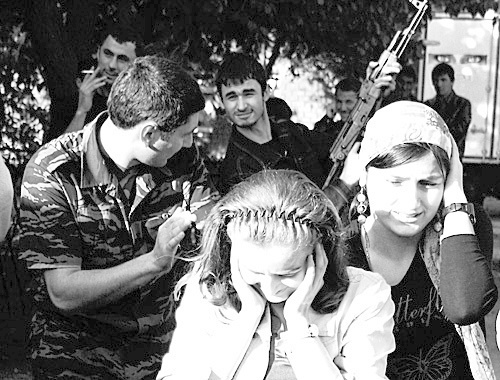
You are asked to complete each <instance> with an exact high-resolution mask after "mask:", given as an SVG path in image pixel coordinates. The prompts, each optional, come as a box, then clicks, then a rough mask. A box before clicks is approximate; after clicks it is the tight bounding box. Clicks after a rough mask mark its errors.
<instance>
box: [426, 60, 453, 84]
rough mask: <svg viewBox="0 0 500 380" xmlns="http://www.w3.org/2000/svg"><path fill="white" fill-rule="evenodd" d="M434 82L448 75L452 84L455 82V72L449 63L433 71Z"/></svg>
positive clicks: (441, 64) (440, 65)
mask: <svg viewBox="0 0 500 380" xmlns="http://www.w3.org/2000/svg"><path fill="white" fill-rule="evenodd" d="M431 75H432V81H433V82H435V81H436V80H437V79H438V78H439V77H440V76H442V75H448V76H449V77H450V80H451V81H452V82H455V70H453V67H451V66H450V65H448V64H447V63H444V62H442V63H440V64H438V65H437V66H436V67H434V69H433V70H432V74H431Z"/></svg>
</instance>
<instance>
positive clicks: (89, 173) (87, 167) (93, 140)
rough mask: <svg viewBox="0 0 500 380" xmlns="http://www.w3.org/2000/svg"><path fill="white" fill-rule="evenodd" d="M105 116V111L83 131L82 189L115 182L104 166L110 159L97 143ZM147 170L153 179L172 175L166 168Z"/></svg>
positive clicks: (115, 178)
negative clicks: (161, 175) (158, 176)
mask: <svg viewBox="0 0 500 380" xmlns="http://www.w3.org/2000/svg"><path fill="white" fill-rule="evenodd" d="M105 114H107V112H106V111H104V112H102V113H101V114H99V116H98V117H96V118H95V119H94V121H92V122H91V123H90V124H88V125H87V126H86V127H85V128H84V131H83V138H82V151H81V171H80V184H81V187H82V188H86V187H95V186H103V185H109V184H112V183H116V181H117V177H116V175H115V174H114V173H113V172H112V170H110V169H109V168H108V166H107V165H106V161H107V160H111V159H110V158H108V159H106V158H105V157H104V155H103V154H102V152H101V149H100V147H99V142H98V135H99V130H100V129H101V126H102V124H103V123H104V121H105V120H106V118H105V117H103V115H105ZM140 166H144V165H140ZM147 170H148V171H149V172H150V173H151V174H152V175H153V178H155V177H156V175H160V174H164V175H166V176H171V175H172V172H171V171H170V169H169V168H168V167H166V166H165V167H163V168H154V167H149V166H148V167H147ZM143 171H144V170H143ZM155 174H156V175H155Z"/></svg>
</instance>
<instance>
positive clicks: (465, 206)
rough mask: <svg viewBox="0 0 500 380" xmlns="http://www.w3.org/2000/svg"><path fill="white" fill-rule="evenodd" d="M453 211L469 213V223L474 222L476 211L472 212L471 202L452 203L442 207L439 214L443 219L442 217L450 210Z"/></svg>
mask: <svg viewBox="0 0 500 380" xmlns="http://www.w3.org/2000/svg"><path fill="white" fill-rule="evenodd" d="M455 211H463V212H466V213H467V214H469V219H470V221H471V223H472V224H473V225H474V224H475V223H476V213H475V212H474V205H473V204H472V203H452V204H450V205H449V206H446V207H445V208H443V211H442V213H441V216H442V218H443V220H444V217H445V216H446V215H448V214H449V213H450V212H455Z"/></svg>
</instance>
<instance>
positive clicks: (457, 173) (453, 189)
mask: <svg viewBox="0 0 500 380" xmlns="http://www.w3.org/2000/svg"><path fill="white" fill-rule="evenodd" d="M451 140H452V144H453V149H452V153H451V159H450V172H449V173H448V177H447V178H446V183H445V187H444V194H443V202H444V205H445V206H448V205H450V204H451V203H466V202H467V198H466V196H465V192H464V183H463V177H464V169H463V165H462V161H461V160H460V155H459V153H458V147H457V144H456V142H455V140H454V139H453V138H452V139H451Z"/></svg>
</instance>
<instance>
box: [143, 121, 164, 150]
mask: <svg viewBox="0 0 500 380" xmlns="http://www.w3.org/2000/svg"><path fill="white" fill-rule="evenodd" d="M160 135H161V134H160V130H159V129H158V127H157V126H156V125H154V124H151V123H147V124H144V125H143V126H142V127H141V129H140V138H141V141H142V142H143V143H144V145H146V146H148V147H150V148H151V147H153V146H154V144H155V142H156V141H157V140H158V138H160Z"/></svg>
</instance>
